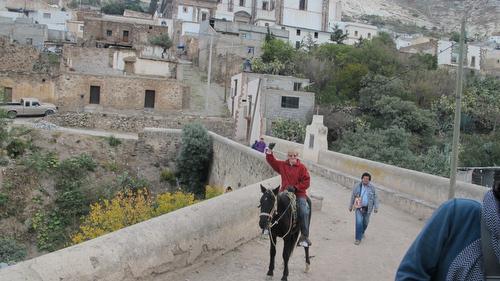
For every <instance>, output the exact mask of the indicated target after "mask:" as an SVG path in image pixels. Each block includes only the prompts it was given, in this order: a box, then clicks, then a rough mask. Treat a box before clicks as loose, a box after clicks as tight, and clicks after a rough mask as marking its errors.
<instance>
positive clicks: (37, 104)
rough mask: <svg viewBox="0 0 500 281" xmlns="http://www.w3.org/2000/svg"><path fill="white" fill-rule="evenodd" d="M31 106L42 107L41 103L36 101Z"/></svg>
mask: <svg viewBox="0 0 500 281" xmlns="http://www.w3.org/2000/svg"><path fill="white" fill-rule="evenodd" d="M31 106H40V103H39V102H37V101H34V102H32V103H31Z"/></svg>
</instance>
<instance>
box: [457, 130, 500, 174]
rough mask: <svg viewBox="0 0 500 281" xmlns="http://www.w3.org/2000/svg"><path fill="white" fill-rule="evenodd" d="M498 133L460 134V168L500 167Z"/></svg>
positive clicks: (499, 135)
mask: <svg viewBox="0 0 500 281" xmlns="http://www.w3.org/2000/svg"><path fill="white" fill-rule="evenodd" d="M499 140H500V133H499V132H495V133H490V134H461V142H460V143H461V149H460V155H459V159H460V166H465V167H492V166H498V165H500V141H499Z"/></svg>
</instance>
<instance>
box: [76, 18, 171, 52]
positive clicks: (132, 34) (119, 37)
mask: <svg viewBox="0 0 500 281" xmlns="http://www.w3.org/2000/svg"><path fill="white" fill-rule="evenodd" d="M134 21H135V22H134ZM140 21H141V19H132V21H131V20H130V19H127V18H124V17H117V16H106V17H104V18H92V17H87V18H85V20H84V22H85V29H84V31H83V39H84V41H85V42H86V45H87V46H91V47H95V46H96V45H95V43H96V41H100V42H106V43H107V44H117V45H124V46H134V47H138V46H142V45H149V40H150V39H151V38H153V37H155V36H158V35H160V34H168V27H167V26H159V25H154V24H153V21H150V23H149V24H146V23H141V22H140ZM142 21H145V20H142ZM108 30H110V31H111V35H110V36H108V33H107V31H108ZM124 31H128V40H126V41H124V38H123V32H124Z"/></svg>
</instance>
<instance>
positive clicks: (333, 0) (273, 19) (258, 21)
mask: <svg viewBox="0 0 500 281" xmlns="http://www.w3.org/2000/svg"><path fill="white" fill-rule="evenodd" d="M341 11H342V8H341V4H340V1H338V0H325V1H319V0H315V1H313V0H221V1H220V2H219V3H218V4H217V11H216V13H215V18H218V19H225V20H227V21H235V22H245V23H250V24H254V25H259V26H271V27H275V28H281V29H285V30H288V31H289V32H290V38H289V41H290V43H291V44H292V45H294V46H300V44H301V43H302V42H305V41H306V40H307V37H308V35H310V36H311V38H312V39H313V41H315V42H316V43H318V44H321V43H326V42H330V32H331V31H332V28H333V27H334V26H335V24H336V23H337V22H338V21H340V16H341Z"/></svg>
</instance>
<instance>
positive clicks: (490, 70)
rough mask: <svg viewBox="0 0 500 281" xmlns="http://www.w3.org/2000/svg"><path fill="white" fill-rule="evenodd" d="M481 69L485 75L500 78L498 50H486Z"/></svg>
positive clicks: (499, 54) (499, 53)
mask: <svg viewBox="0 0 500 281" xmlns="http://www.w3.org/2000/svg"><path fill="white" fill-rule="evenodd" d="M482 68H483V71H484V72H485V73H486V74H489V75H493V76H495V77H497V78H500V48H499V49H495V48H486V50H485V53H484V63H483V66H482Z"/></svg>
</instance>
